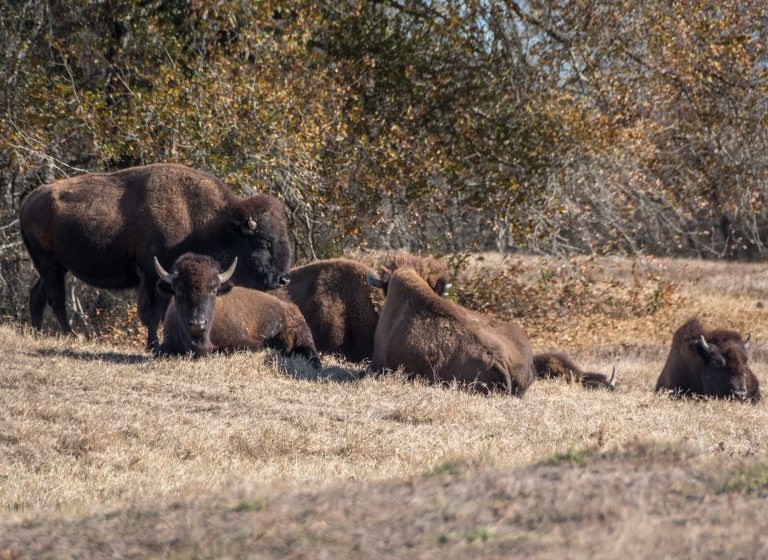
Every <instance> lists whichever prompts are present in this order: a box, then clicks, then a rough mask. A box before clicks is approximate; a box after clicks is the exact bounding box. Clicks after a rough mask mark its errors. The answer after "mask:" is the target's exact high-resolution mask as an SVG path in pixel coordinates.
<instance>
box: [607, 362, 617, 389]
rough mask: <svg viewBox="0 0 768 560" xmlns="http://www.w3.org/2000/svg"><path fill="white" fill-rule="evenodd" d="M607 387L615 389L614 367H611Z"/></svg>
mask: <svg viewBox="0 0 768 560" xmlns="http://www.w3.org/2000/svg"><path fill="white" fill-rule="evenodd" d="M608 385H610V386H611V387H616V366H613V369H612V370H611V378H610V379H609V380H608Z"/></svg>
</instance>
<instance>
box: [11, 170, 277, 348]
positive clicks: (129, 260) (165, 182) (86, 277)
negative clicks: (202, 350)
mask: <svg viewBox="0 0 768 560" xmlns="http://www.w3.org/2000/svg"><path fill="white" fill-rule="evenodd" d="M20 227H21V236H22V239H23V241H24V244H25V246H26V248H27V250H28V251H29V254H30V257H31V258H32V262H33V263H34V266H35V268H36V269H37V272H38V273H39V275H40V278H39V279H38V280H37V281H36V282H35V284H34V285H33V286H32V288H31V289H30V298H29V311H30V322H31V324H32V326H33V327H35V328H37V329H39V328H40V327H41V326H42V320H43V312H44V310H45V307H46V305H50V306H51V309H52V310H53V313H54V315H55V316H56V319H57V320H58V322H59V324H60V326H61V328H62V330H63V331H64V332H71V330H72V329H71V327H70V325H69V320H68V319H67V313H66V309H65V297H64V293H65V285H64V276H65V274H66V272H67V271H69V272H71V273H72V274H73V275H74V276H76V277H77V278H79V279H80V280H82V281H83V282H85V283H87V284H90V285H92V286H95V287H97V288H108V289H126V288H136V291H137V300H138V311H139V317H140V319H141V321H142V323H143V324H144V325H145V326H146V327H147V331H148V333H147V347H148V348H150V349H155V348H156V346H157V327H158V325H159V323H160V320H161V318H162V316H163V313H164V312H165V309H166V307H167V306H168V298H167V297H166V296H164V295H162V294H161V293H160V292H158V290H157V287H156V284H157V273H156V271H155V267H154V264H153V257H154V256H157V257H158V258H159V259H160V260H161V261H162V262H173V261H174V260H175V259H176V258H177V257H178V256H179V255H181V254H183V253H185V252H196V253H201V254H206V255H209V256H212V257H213V258H215V259H216V260H217V261H219V262H222V263H225V264H226V265H229V264H231V263H232V262H233V260H234V259H235V258H238V262H239V264H238V267H237V271H236V273H235V275H234V277H233V279H232V280H233V282H234V283H235V284H237V285H242V286H246V287H250V288H254V289H272V288H275V287H278V286H284V285H286V284H287V283H288V275H289V270H290V264H291V248H290V243H289V238H288V226H287V221H286V217H285V209H284V207H283V205H282V203H280V202H279V201H278V200H277V199H275V198H273V197H271V196H267V195H255V196H251V197H248V198H243V199H237V198H235V197H234V196H233V195H232V193H231V192H230V191H229V189H228V188H227V186H226V185H225V184H224V183H223V182H221V181H220V180H219V179H217V178H216V177H214V176H213V175H210V174H208V173H205V172H203V171H198V170H195V169H191V168H189V167H185V166H182V165H173V164H155V165H147V166H143V167H134V168H130V169H125V170H122V171H117V172H114V173H94V174H88V175H82V176H79V177H75V178H72V179H63V180H60V181H56V182H54V183H51V184H48V185H43V186H41V187H39V188H38V189H36V190H35V191H33V192H32V193H31V194H29V196H27V198H26V199H25V200H24V202H23V204H22V207H21V212H20Z"/></svg>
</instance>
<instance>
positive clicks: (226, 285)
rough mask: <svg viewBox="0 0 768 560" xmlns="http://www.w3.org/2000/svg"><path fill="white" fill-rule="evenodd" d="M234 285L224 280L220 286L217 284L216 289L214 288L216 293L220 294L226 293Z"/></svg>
mask: <svg viewBox="0 0 768 560" xmlns="http://www.w3.org/2000/svg"><path fill="white" fill-rule="evenodd" d="M234 287H235V285H234V284H233V283H232V282H230V281H226V282H224V283H223V284H222V285H221V286H219V289H218V290H216V295H217V296H220V295H221V294H226V293H227V292H228V291H230V290H231V289H232V288H234Z"/></svg>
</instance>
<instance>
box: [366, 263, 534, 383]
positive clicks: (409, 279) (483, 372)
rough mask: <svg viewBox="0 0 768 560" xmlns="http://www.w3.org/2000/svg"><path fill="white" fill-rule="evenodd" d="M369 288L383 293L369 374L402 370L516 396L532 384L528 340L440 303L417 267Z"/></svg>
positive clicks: (499, 324) (386, 276) (492, 321)
mask: <svg viewBox="0 0 768 560" xmlns="http://www.w3.org/2000/svg"><path fill="white" fill-rule="evenodd" d="M422 262H423V261H422ZM428 268H429V267H423V269H428ZM370 282H371V283H372V284H373V285H374V286H377V287H379V288H381V289H383V290H384V292H385V293H386V297H385V301H384V309H383V310H382V312H381V317H380V318H379V323H378V325H377V327H376V336H375V340H374V348H373V369H374V370H384V369H397V368H399V367H402V368H403V369H404V370H405V372H406V373H407V374H409V375H415V376H419V377H422V378H425V379H427V380H429V381H432V382H436V383H449V382H451V381H456V382H458V383H460V384H462V385H465V386H469V387H471V388H474V389H477V390H479V391H482V392H488V391H502V392H505V393H509V394H517V395H521V394H522V393H523V392H525V390H526V389H527V388H528V387H529V386H530V385H531V383H533V381H534V379H535V378H536V372H535V371H534V368H533V354H532V352H531V347H530V344H529V342H528V337H527V336H526V334H525V332H523V330H522V329H521V328H520V327H518V326H517V325H513V324H511V323H507V322H505V321H500V320H496V319H492V318H490V317H486V316H484V315H481V314H479V313H475V312H473V311H470V310H468V309H465V308H463V307H461V306H459V305H456V304H455V303H452V302H450V301H448V300H445V299H443V298H442V297H440V296H439V295H437V294H436V293H435V292H434V291H433V289H432V288H431V287H430V285H429V284H428V282H427V281H426V280H425V279H424V278H423V277H422V275H421V274H420V273H419V267H418V266H414V265H413V264H412V265H405V266H401V267H399V268H398V269H396V270H395V271H394V272H392V273H391V274H388V273H383V274H382V275H381V276H380V277H379V278H376V277H371V278H370Z"/></svg>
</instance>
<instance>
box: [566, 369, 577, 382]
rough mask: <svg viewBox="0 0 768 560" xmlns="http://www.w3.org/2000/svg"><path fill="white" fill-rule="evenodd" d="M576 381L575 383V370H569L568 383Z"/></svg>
mask: <svg viewBox="0 0 768 560" xmlns="http://www.w3.org/2000/svg"><path fill="white" fill-rule="evenodd" d="M574 381H575V379H574V375H573V370H572V369H568V383H573V382H574Z"/></svg>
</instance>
